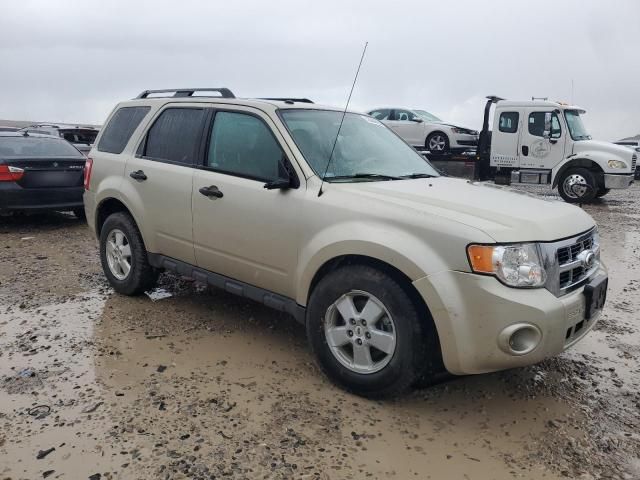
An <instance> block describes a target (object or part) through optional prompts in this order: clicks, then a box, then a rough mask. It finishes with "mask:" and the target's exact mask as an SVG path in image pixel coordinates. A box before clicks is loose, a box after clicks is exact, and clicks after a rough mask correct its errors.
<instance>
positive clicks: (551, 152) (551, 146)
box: [519, 107, 567, 170]
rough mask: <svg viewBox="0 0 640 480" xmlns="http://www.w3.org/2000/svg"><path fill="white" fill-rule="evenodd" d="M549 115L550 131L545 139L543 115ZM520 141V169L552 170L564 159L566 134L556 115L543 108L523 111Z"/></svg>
mask: <svg viewBox="0 0 640 480" xmlns="http://www.w3.org/2000/svg"><path fill="white" fill-rule="evenodd" d="M547 113H551V131H550V132H549V138H545V136H544V132H545V114H547ZM525 115H526V118H525V124H524V127H523V128H522V133H521V141H520V151H519V156H520V168H540V169H548V170H550V169H552V168H553V167H554V166H556V165H557V164H558V163H560V162H561V161H562V160H563V159H564V143H565V139H566V135H567V132H566V131H565V129H563V128H562V122H561V120H560V117H559V116H558V114H557V113H555V112H552V111H551V110H549V109H544V108H539V107H538V108H529V109H527V110H525Z"/></svg>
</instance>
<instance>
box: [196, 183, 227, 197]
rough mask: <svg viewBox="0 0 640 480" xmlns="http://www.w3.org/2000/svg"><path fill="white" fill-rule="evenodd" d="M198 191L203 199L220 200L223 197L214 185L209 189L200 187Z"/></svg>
mask: <svg viewBox="0 0 640 480" xmlns="http://www.w3.org/2000/svg"><path fill="white" fill-rule="evenodd" d="M198 191H199V192H200V193H201V194H202V195H204V196H205V197H215V198H222V197H223V196H224V195H223V193H222V192H221V191H220V190H218V187H216V186H215V185H211V186H210V187H202V188H201V189H200V190H198Z"/></svg>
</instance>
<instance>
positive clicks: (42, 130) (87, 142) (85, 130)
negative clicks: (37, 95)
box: [20, 123, 98, 155]
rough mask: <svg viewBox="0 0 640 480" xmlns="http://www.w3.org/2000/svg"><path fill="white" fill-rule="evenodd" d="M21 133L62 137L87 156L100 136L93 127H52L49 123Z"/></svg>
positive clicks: (24, 129)
mask: <svg viewBox="0 0 640 480" xmlns="http://www.w3.org/2000/svg"><path fill="white" fill-rule="evenodd" d="M20 131H22V132H27V133H36V134H40V135H53V136H56V137H62V138H64V139H65V140H67V141H68V142H70V143H72V144H73V146H74V147H76V148H77V149H78V150H80V151H81V152H82V153H83V154H85V155H86V154H87V153H89V150H91V146H92V145H93V142H95V141H96V136H97V135H98V129H97V128H93V127H79V126H72V125H52V124H47V123H38V124H35V125H31V126H29V127H25V128H22V129H21V130H20Z"/></svg>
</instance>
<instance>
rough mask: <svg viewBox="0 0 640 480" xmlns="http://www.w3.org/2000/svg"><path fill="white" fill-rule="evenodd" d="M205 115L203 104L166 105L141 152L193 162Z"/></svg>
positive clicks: (154, 156)
mask: <svg viewBox="0 0 640 480" xmlns="http://www.w3.org/2000/svg"><path fill="white" fill-rule="evenodd" d="M204 116H205V111H204V109H202V108H167V109H166V110H164V111H163V112H162V113H161V114H160V116H159V117H158V118H157V119H156V121H155V122H154V124H153V126H152V127H151V128H150V129H149V133H147V141H146V145H145V149H144V155H143V156H144V157H147V158H151V159H155V160H168V161H170V162H175V163H182V164H185V165H192V164H194V163H195V157H196V154H197V147H198V146H199V145H200V135H201V133H202V122H203V121H204Z"/></svg>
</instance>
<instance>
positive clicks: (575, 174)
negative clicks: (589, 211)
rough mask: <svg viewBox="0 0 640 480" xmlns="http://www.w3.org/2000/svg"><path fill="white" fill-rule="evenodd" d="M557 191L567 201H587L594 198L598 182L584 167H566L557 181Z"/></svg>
mask: <svg viewBox="0 0 640 480" xmlns="http://www.w3.org/2000/svg"><path fill="white" fill-rule="evenodd" d="M558 193H560V196H561V197H562V198H563V199H564V201H565V202H568V203H588V202H590V201H592V200H593V199H594V198H596V194H597V193H598V183H597V182H596V177H595V175H594V174H593V173H592V172H591V171H590V170H587V169H586V168H579V167H576V168H569V169H567V170H566V171H565V172H564V173H563V174H562V176H561V177H560V181H559V182H558Z"/></svg>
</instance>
